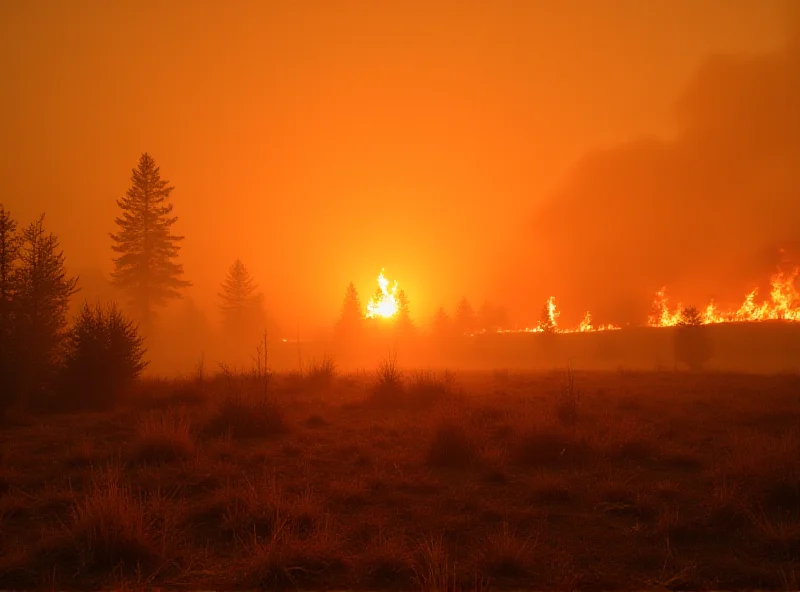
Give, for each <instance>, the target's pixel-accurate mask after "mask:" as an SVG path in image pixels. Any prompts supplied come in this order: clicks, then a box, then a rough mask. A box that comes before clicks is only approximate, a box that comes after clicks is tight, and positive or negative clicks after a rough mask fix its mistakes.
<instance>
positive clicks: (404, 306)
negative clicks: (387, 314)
mask: <svg viewBox="0 0 800 592" xmlns="http://www.w3.org/2000/svg"><path fill="white" fill-rule="evenodd" d="M395 327H396V330H397V333H398V334H400V335H404V336H409V335H410V334H411V333H413V332H414V322H413V321H412V320H411V312H410V310H409V306H408V296H406V292H405V290H400V291H398V292H397V315H396V320H395Z"/></svg>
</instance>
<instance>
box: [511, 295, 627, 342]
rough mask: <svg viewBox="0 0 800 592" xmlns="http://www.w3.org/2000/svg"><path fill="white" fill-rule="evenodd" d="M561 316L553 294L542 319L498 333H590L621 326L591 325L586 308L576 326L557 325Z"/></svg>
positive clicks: (611, 329) (613, 329) (590, 317)
mask: <svg viewBox="0 0 800 592" xmlns="http://www.w3.org/2000/svg"><path fill="white" fill-rule="evenodd" d="M559 316H561V311H559V310H558V307H557V306H556V299H555V297H553V296H550V298H548V299H547V303H546V304H545V308H544V312H543V313H542V319H541V320H540V321H539V324H538V325H536V326H535V327H525V328H524V329H500V330H499V331H498V333H590V332H595V331H616V330H617V329H621V328H622V327H618V326H616V325H612V324H608V325H593V324H592V314H591V313H590V312H589V311H588V310H587V311H586V314H585V315H584V317H583V320H582V321H581V323H580V325H578V327H576V328H564V327H559V326H558V323H557V320H558V317H559Z"/></svg>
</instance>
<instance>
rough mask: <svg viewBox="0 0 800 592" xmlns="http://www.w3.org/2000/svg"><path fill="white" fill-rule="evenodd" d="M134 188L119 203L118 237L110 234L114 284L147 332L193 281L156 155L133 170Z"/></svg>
mask: <svg viewBox="0 0 800 592" xmlns="http://www.w3.org/2000/svg"><path fill="white" fill-rule="evenodd" d="M131 181H132V185H131V188H130V189H128V191H127V193H126V194H125V197H124V198H122V199H121V200H117V205H118V206H119V207H120V208H121V209H122V216H121V217H118V218H116V220H115V222H116V223H117V225H118V226H119V232H118V233H117V234H113V233H112V234H111V238H112V239H113V241H114V242H115V243H116V244H115V245H113V246H112V249H113V250H114V252H116V253H119V257H117V258H116V259H114V272H113V274H112V280H113V282H114V284H115V285H116V286H118V287H120V288H123V289H125V290H126V291H127V292H128V293H129V294H130V296H131V300H132V304H133V305H134V307H135V308H136V311H137V313H138V315H139V317H140V319H141V322H142V327H143V329H144V331H145V332H147V331H149V330H150V329H151V328H152V319H153V315H154V308H155V307H157V306H162V305H164V304H165V303H166V301H167V300H168V299H170V298H179V297H180V292H179V290H180V289H181V288H185V287H188V286H190V285H191V284H190V282H187V281H185V280H182V279H181V276H182V275H183V265H181V264H180V263H176V262H175V261H174V260H175V259H176V258H177V257H178V251H179V250H180V247H179V246H178V243H179V242H180V241H181V240H183V238H184V237H182V236H176V235H174V234H172V232H171V227H172V225H173V224H174V223H175V222H176V221H177V219H178V218H177V217H176V216H171V215H170V214H171V213H172V207H173V206H172V203H170V202H168V201H167V200H168V199H169V196H170V193H172V190H173V189H174V187H171V186H170V185H169V182H168V181H166V180H164V179H162V178H161V175H160V171H159V168H158V167H157V166H156V163H155V160H153V157H152V156H150V155H149V154H147V153H146V152H145V153H144V154H142V156H141V157H140V158H139V163H138V165H137V167H136V168H135V169H133V175H132V176H131Z"/></svg>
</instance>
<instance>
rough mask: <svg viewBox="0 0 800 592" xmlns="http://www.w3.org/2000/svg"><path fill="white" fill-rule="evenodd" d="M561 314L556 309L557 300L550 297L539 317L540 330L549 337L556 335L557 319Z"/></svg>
mask: <svg viewBox="0 0 800 592" xmlns="http://www.w3.org/2000/svg"><path fill="white" fill-rule="evenodd" d="M560 314H561V313H560V312H558V310H557V309H556V299H555V298H553V297H552V296H550V298H548V299H547V303H546V304H545V305H544V308H543V309H542V314H541V316H540V317H539V330H540V331H541V332H542V333H546V334H548V335H553V334H555V332H556V329H557V327H558V323H557V319H558V317H559V315H560Z"/></svg>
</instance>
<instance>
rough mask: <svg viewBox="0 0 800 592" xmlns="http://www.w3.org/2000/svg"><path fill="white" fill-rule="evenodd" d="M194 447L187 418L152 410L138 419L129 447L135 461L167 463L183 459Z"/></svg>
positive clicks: (181, 415) (174, 413)
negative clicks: (135, 435) (135, 433)
mask: <svg viewBox="0 0 800 592" xmlns="http://www.w3.org/2000/svg"><path fill="white" fill-rule="evenodd" d="M194 450H195V444H194V438H193V436H192V426H191V422H190V421H189V418H188V417H186V415H184V414H182V413H177V412H154V413H150V414H148V415H146V416H145V417H144V418H142V419H141V420H140V422H139V429H138V431H137V437H136V440H135V441H134V443H133V446H132V449H131V453H130V456H131V460H133V461H134V462H170V461H175V460H181V459H186V458H188V457H190V456H191V455H192V453H193V452H194Z"/></svg>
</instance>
